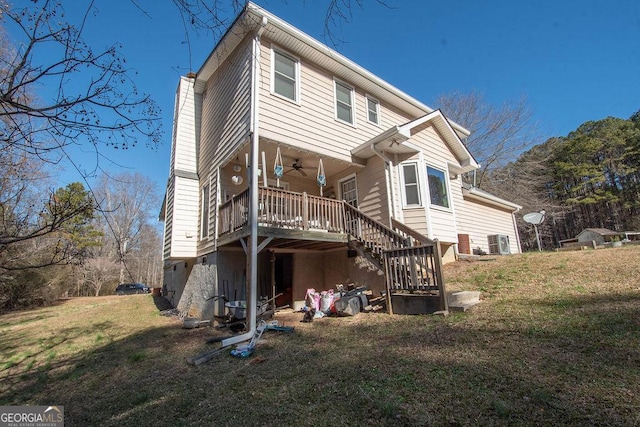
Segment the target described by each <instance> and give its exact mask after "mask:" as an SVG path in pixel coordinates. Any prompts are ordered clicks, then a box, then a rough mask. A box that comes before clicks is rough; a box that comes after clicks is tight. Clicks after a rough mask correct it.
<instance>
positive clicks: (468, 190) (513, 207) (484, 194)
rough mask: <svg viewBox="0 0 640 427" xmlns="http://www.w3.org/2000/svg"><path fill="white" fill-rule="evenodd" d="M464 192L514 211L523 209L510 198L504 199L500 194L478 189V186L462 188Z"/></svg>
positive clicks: (466, 195) (468, 196) (469, 195)
mask: <svg viewBox="0 0 640 427" xmlns="http://www.w3.org/2000/svg"><path fill="white" fill-rule="evenodd" d="M462 194H463V195H464V196H465V197H467V198H470V199H474V200H479V201H481V202H485V203H490V204H493V205H498V206H500V207H504V208H507V209H510V210H512V211H513V212H518V211H520V209H522V206H520V205H517V204H515V203H512V202H510V201H508V200H505V199H502V198H500V197H498V196H494V195H493V194H491V193H487V192H486V191H482V190H478V189H477V188H473V187H470V188H464V187H463V188H462Z"/></svg>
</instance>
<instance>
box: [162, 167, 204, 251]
mask: <svg viewBox="0 0 640 427" xmlns="http://www.w3.org/2000/svg"><path fill="white" fill-rule="evenodd" d="M173 187H174V196H173V197H174V201H173V209H172V211H173V212H172V221H171V250H170V253H169V256H170V258H191V257H195V256H196V243H197V241H198V205H199V198H200V195H199V186H198V180H195V179H188V178H182V177H179V176H176V177H174V186H173Z"/></svg>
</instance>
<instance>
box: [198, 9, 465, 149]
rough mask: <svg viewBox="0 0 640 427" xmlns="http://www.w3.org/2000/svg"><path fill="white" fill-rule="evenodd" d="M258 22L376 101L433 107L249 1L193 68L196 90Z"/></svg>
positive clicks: (415, 109)
mask: <svg viewBox="0 0 640 427" xmlns="http://www.w3.org/2000/svg"><path fill="white" fill-rule="evenodd" d="M262 26H264V30H265V31H264V33H263V37H267V38H269V40H272V41H273V42H274V43H276V44H278V45H279V46H280V47H282V48H284V49H287V50H290V51H292V52H293V53H295V54H296V55H299V56H301V57H304V58H306V59H307V60H309V61H311V62H313V63H314V64H317V65H319V66H320V67H322V68H324V69H326V70H328V71H329V72H331V73H333V74H334V75H335V76H336V77H338V78H342V79H345V80H347V81H349V82H350V83H352V84H354V85H356V86H357V87H359V88H360V89H362V90H364V91H366V92H367V93H369V94H371V95H372V96H374V97H376V98H377V99H378V100H380V101H384V102H386V103H388V104H390V105H393V106H395V107H398V108H401V109H402V110H404V111H406V112H407V113H409V114H411V115H413V116H415V117H422V116H424V115H425V114H429V113H432V112H434V111H435V110H434V109H433V108H431V107H429V106H427V105H425V104H423V103H422V102H420V101H418V100H417V99H415V98H413V97H412V96H410V95H408V94H406V93H405V92H403V91H401V90H400V89H398V88H396V87H395V86H393V85H391V84H389V83H388V82H386V81H384V80H383V79H381V78H380V77H378V76H376V75H374V74H373V73H371V72H369V71H367V70H366V69H364V68H363V67H361V66H359V65H358V64H356V63H355V62H353V61H351V60H350V59H348V58H347V57H345V56H343V55H341V54H340V53H338V52H337V51H335V50H333V49H331V48H330V47H328V46H326V45H325V44H323V43H321V42H319V41H318V40H316V39H314V38H313V37H311V36H309V35H307V34H306V33H304V32H302V31H300V30H299V29H297V28H296V27H294V26H293V25H291V24H289V23H287V22H285V21H283V20H282V19H280V18H278V17H277V16H275V15H273V14H272V13H270V12H268V11H266V10H265V9H263V8H261V7H260V6H258V5H256V4H254V3H251V2H248V3H247V5H246V6H245V8H244V9H243V11H242V12H241V13H240V15H238V17H237V18H236V20H235V21H234V22H233V24H232V25H231V26H230V27H229V29H228V30H227V32H226V33H225V34H224V36H223V37H222V38H221V40H220V41H219V42H218V44H217V45H216V47H215V48H214V50H213V51H212V52H211V54H210V55H209V57H208V58H207V60H206V61H205V62H204V64H203V65H202V67H201V68H200V70H199V71H198V72H197V74H196V84H195V88H196V92H201V91H203V90H204V87H205V85H206V82H207V80H208V79H209V78H210V77H211V76H212V75H213V73H214V72H215V70H216V69H217V68H218V67H219V66H220V64H222V63H223V62H224V61H225V59H226V58H227V56H228V55H229V54H230V53H231V52H232V51H233V50H234V49H235V48H236V47H237V46H238V45H239V44H240V42H241V41H242V40H243V39H244V37H245V36H246V35H247V34H249V33H251V32H253V31H257V30H258V29H259V28H260V27H262ZM449 126H450V127H451V129H453V130H454V131H455V132H456V133H457V135H458V138H465V137H467V136H469V135H470V132H469V130H467V129H465V128H464V127H462V126H460V125H459V124H457V123H454V122H450V123H449Z"/></svg>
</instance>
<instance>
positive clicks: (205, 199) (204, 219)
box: [200, 184, 210, 239]
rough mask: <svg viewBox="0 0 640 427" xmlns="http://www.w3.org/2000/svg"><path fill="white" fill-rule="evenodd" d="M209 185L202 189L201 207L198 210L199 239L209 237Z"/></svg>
mask: <svg viewBox="0 0 640 427" xmlns="http://www.w3.org/2000/svg"><path fill="white" fill-rule="evenodd" d="M209 199H210V193H209V184H207V185H205V186H204V187H202V207H201V209H200V237H201V238H202V239H205V238H207V237H209Z"/></svg>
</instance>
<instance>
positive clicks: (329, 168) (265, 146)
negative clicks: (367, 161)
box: [228, 137, 364, 181]
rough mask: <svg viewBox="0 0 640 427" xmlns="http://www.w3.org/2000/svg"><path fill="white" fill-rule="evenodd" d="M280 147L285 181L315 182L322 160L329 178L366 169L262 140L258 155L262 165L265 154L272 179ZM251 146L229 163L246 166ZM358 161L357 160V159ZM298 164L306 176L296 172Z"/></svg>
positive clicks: (268, 172)
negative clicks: (295, 167)
mask: <svg viewBox="0 0 640 427" xmlns="http://www.w3.org/2000/svg"><path fill="white" fill-rule="evenodd" d="M278 147H280V154H281V155H282V162H283V164H284V171H285V177H286V178H283V179H285V180H286V179H308V180H312V181H315V180H316V175H317V173H318V165H319V164H320V159H322V166H323V167H324V172H325V175H326V176H327V177H331V176H335V175H338V174H348V173H353V172H356V171H357V170H359V169H362V168H363V167H364V162H362V163H350V162H346V161H344V160H340V159H336V158H333V157H329V156H324V155H322V154H320V153H316V152H312V151H309V150H303V149H301V148H299V147H295V146H292V145H288V144H285V143H281V142H277V141H273V140H271V139H268V138H263V137H261V138H260V149H259V151H260V153H259V155H258V157H259V159H260V164H262V152H264V156H265V162H266V170H267V176H268V177H269V178H272V175H273V166H274V164H275V159H276V153H277V149H278ZM249 150H250V145H249V144H246V145H245V146H244V147H242V148H241V149H240V151H238V152H237V153H236V154H235V155H234V156H233V157H232V159H231V160H230V161H229V162H228V163H232V164H239V165H241V166H244V165H245V162H246V161H245V158H246V156H247V155H248V154H249ZM356 160H357V159H356ZM294 163H297V164H299V165H302V166H303V167H302V171H303V172H304V173H305V174H306V175H304V174H302V173H301V172H300V171H296V170H294V168H293V166H292V165H293V164H294Z"/></svg>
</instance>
